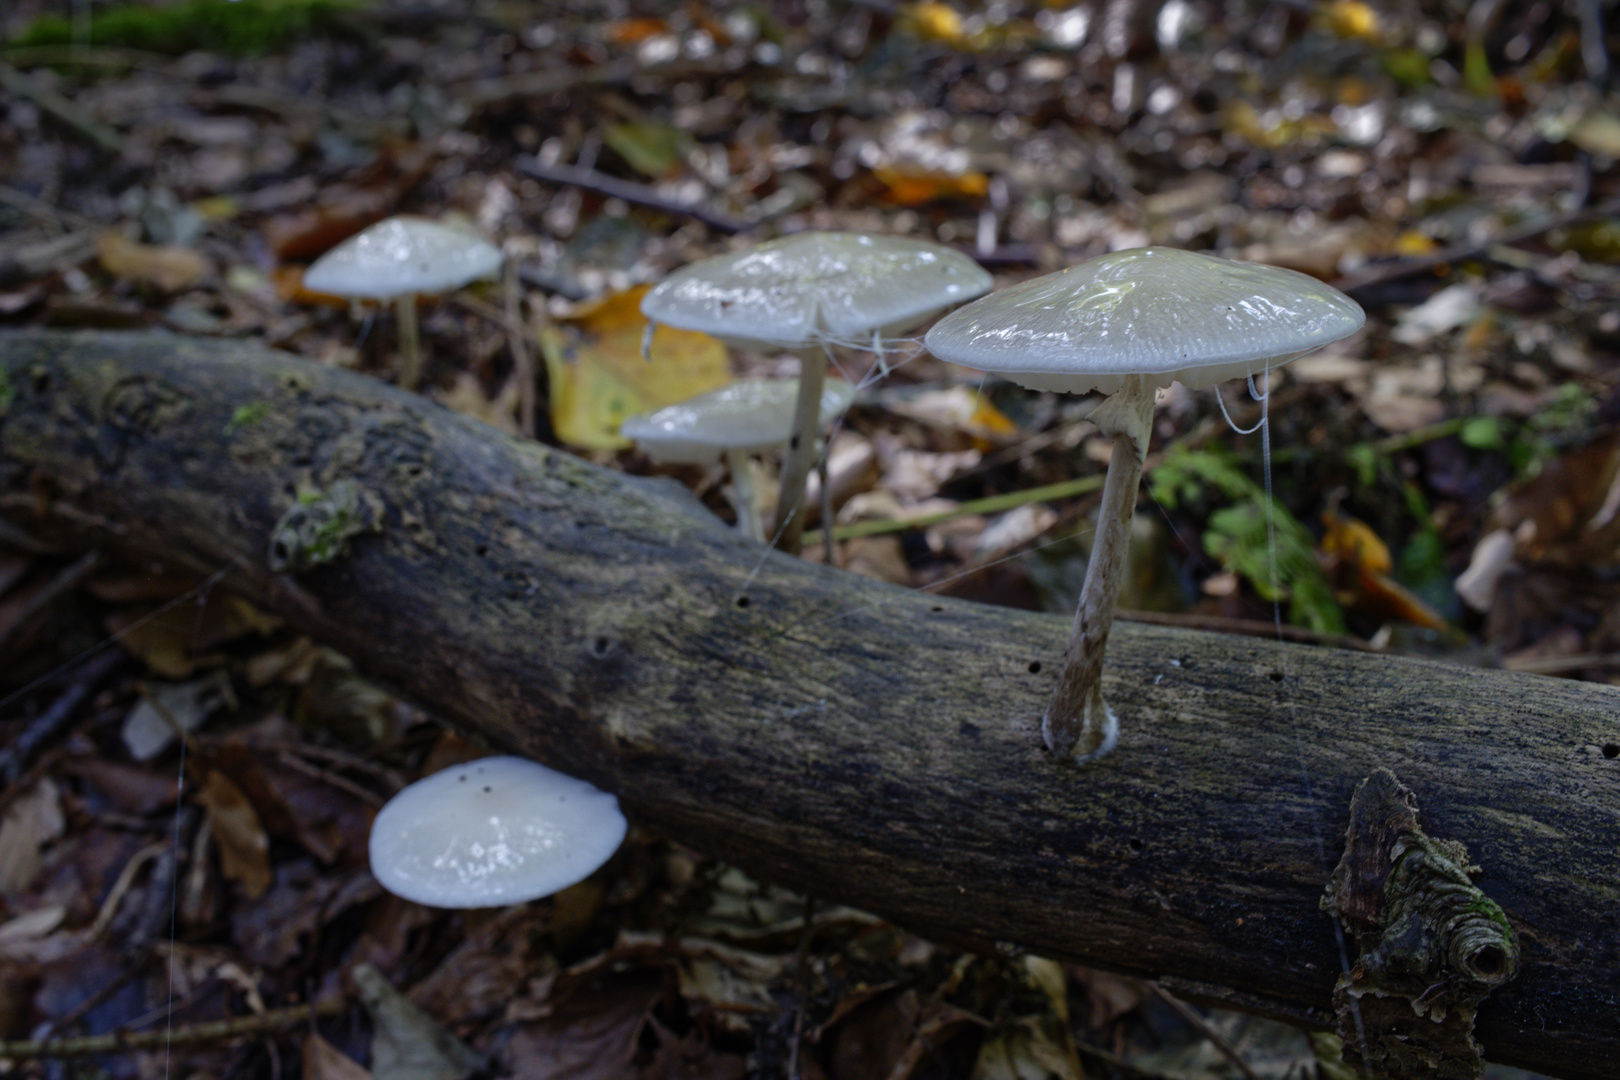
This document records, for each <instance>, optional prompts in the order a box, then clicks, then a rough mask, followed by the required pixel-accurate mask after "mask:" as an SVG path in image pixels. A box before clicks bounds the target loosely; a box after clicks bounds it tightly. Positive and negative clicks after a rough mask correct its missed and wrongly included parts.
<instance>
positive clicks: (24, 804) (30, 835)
mask: <svg viewBox="0 0 1620 1080" xmlns="http://www.w3.org/2000/svg"><path fill="white" fill-rule="evenodd" d="M66 825H67V819H66V818H65V817H63V815H62V796H61V793H60V792H59V791H58V790H57V788H56V784H55V783H53V782H52V781H51V779H50V777H44V778H42V779H41V780H40V781H39V783H37V784H35V785H34V786H33V787H32V788H30V789H29V790H28V791H27V792H26V793H25V794H24V795H22V797H20V798H18V799H15V800H13V802H12V804H11V805H10V806H8V807H6V811H5V815H4V816H3V817H0V896H16V895H17V894H18V893H21V892H23V891H25V890H26V889H27V888H28V887H29V886H30V885H32V884H33V882H34V879H35V878H36V877H38V876H39V872H40V870H42V869H43V868H44V863H43V861H42V859H41V857H40V849H41V848H43V847H44V846H45V845H46V844H48V843H50V842H51V841H52V840H55V839H56V838H57V837H59V836H61V835H62V830H63V828H64V827H65V826H66Z"/></svg>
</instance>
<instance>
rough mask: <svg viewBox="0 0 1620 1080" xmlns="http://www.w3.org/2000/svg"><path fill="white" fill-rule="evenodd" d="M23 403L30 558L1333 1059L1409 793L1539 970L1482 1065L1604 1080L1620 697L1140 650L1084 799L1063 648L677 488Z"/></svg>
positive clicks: (147, 377)
mask: <svg viewBox="0 0 1620 1080" xmlns="http://www.w3.org/2000/svg"><path fill="white" fill-rule="evenodd" d="M0 374H4V376H5V380H6V381H5V382H3V383H0V401H5V400H6V399H7V397H9V403H8V404H3V405H0V518H3V519H4V520H6V521H9V522H10V523H11V524H12V525H13V526H15V527H17V528H18V529H21V530H26V531H27V532H29V533H30V534H31V535H33V536H35V537H37V538H39V539H41V540H44V541H48V542H50V543H51V544H53V545H56V546H57V547H59V548H62V549H64V550H71V549H75V548H82V549H86V550H87V549H89V548H90V547H92V546H97V545H99V546H101V547H102V548H103V550H106V551H109V552H118V553H122V554H124V555H126V556H135V557H139V558H142V559H146V560H153V559H156V560H161V561H162V562H163V563H165V564H167V565H169V566H171V567H177V568H178V567H184V568H189V569H191V570H193V571H196V572H198V573H199V574H206V573H211V572H215V571H218V570H220V569H221V568H222V567H230V568H232V569H231V570H230V573H229V576H228V581H229V583H230V585H231V587H233V588H235V589H239V590H241V591H242V592H243V593H244V594H246V595H248V596H250V597H252V598H253V599H254V600H256V601H257V602H258V603H260V604H262V605H264V606H265V607H267V608H269V609H272V610H274V611H276V612H278V613H280V614H281V615H283V616H285V617H286V618H287V619H288V620H289V621H290V622H291V623H292V624H293V625H295V626H297V627H298V628H300V629H302V630H304V631H306V632H308V633H310V634H313V635H315V636H317V637H319V638H321V639H322V640H325V641H327V642H330V643H331V644H333V645H334V646H336V647H337V648H339V649H341V650H343V651H344V652H345V653H347V654H348V655H349V656H351V657H353V658H354V660H355V661H356V662H357V663H359V664H361V665H362V666H363V667H365V668H366V669H367V670H369V671H370V672H371V673H373V674H374V675H376V676H379V677H381V678H383V679H386V680H388V681H389V682H391V683H392V684H393V685H395V686H396V687H398V688H400V689H401V690H403V691H404V692H406V693H409V694H410V695H412V696H414V697H415V698H416V699H418V700H419V701H421V702H423V703H424V704H426V705H428V706H430V707H432V708H433V709H435V710H436V711H438V712H439V713H440V714H442V715H444V716H445V717H446V718H448V719H451V720H453V721H454V722H456V723H457V724H459V725H461V726H463V727H465V728H467V729H469V730H471V731H473V732H476V733H478V734H480V735H482V736H483V737H484V738H486V739H487V740H488V741H489V742H490V743H491V744H493V745H495V746H499V747H503V748H506V749H510V750H514V751H517V752H520V753H524V754H528V755H530V756H532V757H535V758H538V759H540V760H542V761H545V762H547V763H549V764H552V765H554V766H556V767H558V768H562V769H565V770H567V771H569V772H572V773H574V774H577V775H580V776H584V777H587V778H589V779H591V780H592V781H593V782H595V783H597V784H599V785H601V786H604V787H607V788H610V789H612V790H615V791H617V792H619V794H620V795H621V796H622V798H623V800H624V801H625V803H626V804H627V807H628V809H629V811H630V813H631V814H632V815H634V816H635V817H636V818H637V819H638V820H640V821H641V822H644V823H646V824H647V825H648V826H649V827H652V828H655V829H657V830H659V831H660V832H663V833H666V834H668V835H670V836H672V837H676V838H678V839H680V840H682V841H684V842H686V843H689V844H691V845H693V846H695V847H698V848H701V849H703V850H706V851H709V852H711V853H713V854H715V855H717V856H720V857H722V858H726V859H730V860H733V861H735V862H736V863H738V864H740V865H742V866H744V867H746V868H748V869H750V870H751V871H753V872H755V873H757V874H760V875H762V876H765V877H768V878H771V879H774V880H777V881H780V882H782V883H784V884H787V885H790V886H793V887H797V888H800V889H804V890H807V891H809V892H811V893H814V894H817V895H819V896H822V897H826V898H828V899H833V900H838V901H842V902H848V903H853V904H857V905H859V906H861V907H864V908H867V909H869V910H872V911H876V912H878V913H881V914H884V915H887V916H889V917H891V918H894V919H896V920H898V921H900V922H903V923H904V924H906V925H907V926H908V927H911V928H913V929H916V930H917V931H919V932H922V933H925V934H929V935H932V936H934V937H935V938H937V939H940V940H944V941H950V942H956V943H960V944H967V945H971V946H976V947H980V948H984V947H990V946H993V945H994V944H996V943H1003V942H1007V943H1012V944H1014V945H1017V946H1020V947H1024V948H1029V949H1031V950H1034V951H1037V952H1040V953H1042V954H1045V955H1048V956H1052V957H1057V958H1061V959H1070V960H1076V961H1083V962H1086V963H1090V964H1094V965H1099V966H1104V967H1109V968H1113V969H1116V970H1120V971H1126V972H1132V973H1137V974H1141V975H1146V976H1151V977H1156V978H1160V979H1162V980H1164V982H1165V983H1166V984H1167V985H1168V986H1170V987H1171V988H1172V989H1174V990H1175V992H1176V993H1177V994H1178V995H1181V996H1188V995H1192V996H1197V997H1201V998H1206V999H1208V998H1216V999H1220V1000H1223V1001H1225V1002H1226V1003H1228V1004H1230V1005H1235V1006H1237V1007H1242V1008H1247V1009H1251V1010H1255V1011H1263V1012H1268V1013H1271V1014H1276V1015H1284V1016H1288V1017H1292V1018H1294V1019H1296V1020H1300V1021H1303V1022H1307V1023H1322V1022H1325V1021H1326V1020H1327V1017H1328V1014H1327V1010H1328V1006H1329V1002H1330V999H1331V995H1332V989H1333V984H1334V980H1335V978H1336V976H1337V975H1338V973H1339V969H1340V954H1339V949H1338V946H1337V945H1336V944H1335V941H1334V934H1333V927H1332V924H1331V923H1330V921H1329V919H1328V917H1327V916H1326V915H1324V914H1322V912H1321V911H1319V910H1318V899H1319V897H1320V896H1321V895H1322V892H1323V888H1324V885H1325V883H1326V881H1327V878H1328V875H1329V873H1330V872H1331V870H1332V867H1333V865H1334V864H1335V862H1336V861H1337V860H1338V857H1339V847H1340V842H1341V841H1340V838H1341V837H1343V835H1344V830H1345V823H1346V819H1347V815H1348V807H1349V801H1350V793H1351V789H1352V787H1353V786H1354V784H1355V782H1356V781H1357V780H1359V779H1361V778H1362V777H1364V776H1366V775H1368V774H1369V773H1370V772H1371V771H1372V770H1373V769H1374V768H1375V767H1378V766H1380V765H1385V766H1390V767H1393V768H1394V769H1395V770H1396V771H1397V772H1398V773H1399V775H1400V777H1401V779H1402V781H1403V782H1405V783H1406V784H1408V785H1409V786H1410V787H1411V788H1412V789H1413V790H1414V791H1415V792H1416V793H1417V796H1418V798H1419V799H1420V800H1421V803H1422V806H1423V809H1424V816H1425V821H1426V826H1427V827H1428V828H1430V829H1431V830H1432V831H1433V832H1434V834H1435V835H1439V836H1447V837H1454V838H1456V839H1459V840H1462V841H1464V842H1465V843H1466V844H1467V846H1468V850H1469V852H1470V853H1471V854H1472V855H1473V856H1474V857H1475V858H1476V859H1477V861H1478V862H1479V863H1480V864H1481V865H1482V866H1483V867H1484V873H1483V874H1482V875H1481V877H1480V878H1479V879H1477V883H1478V884H1479V885H1480V887H1481V888H1482V889H1483V890H1484V891H1485V893H1486V894H1487V895H1488V896H1490V897H1492V898H1493V899H1495V900H1496V901H1497V902H1499V903H1500V904H1501V905H1502V907H1503V908H1504V909H1505V910H1506V911H1507V913H1508V915H1509V917H1510V918H1511V919H1512V921H1513V922H1514V924H1515V926H1516V927H1517V929H1518V932H1519V936H1520V939H1521V941H1522V943H1523V956H1522V967H1521V973H1520V976H1519V978H1518V979H1517V980H1516V981H1515V982H1513V983H1511V984H1509V985H1508V986H1506V987H1505V988H1503V989H1502V990H1501V991H1499V992H1498V993H1496V994H1494V995H1492V997H1491V998H1489V999H1488V1000H1487V1001H1486V1003H1485V1004H1484V1005H1483V1006H1482V1007H1481V1009H1480V1011H1479V1018H1478V1034H1479V1037H1480V1039H1481V1041H1482V1042H1483V1044H1484V1045H1485V1048H1486V1053H1487V1055H1488V1056H1489V1057H1491V1058H1492V1059H1494V1060H1499V1061H1504V1062H1509V1063H1512V1064H1516V1065H1521V1066H1524V1067H1528V1068H1531V1069H1535V1070H1538V1071H1542V1072H1550V1073H1555V1074H1558V1075H1561V1076H1565V1077H1591V1078H1596V1077H1600V1076H1613V1075H1614V1064H1613V1063H1614V1061H1615V1060H1617V1058H1620V1023H1616V1019H1617V1017H1620V923H1617V921H1616V920H1615V919H1613V918H1612V911H1613V906H1614V902H1615V897H1616V896H1617V895H1620V874H1617V866H1620V862H1617V860H1616V859H1615V855H1614V842H1615V837H1616V835H1617V834H1620V690H1616V689H1615V688H1613V687H1606V686H1597V685H1593V684H1587V683H1575V682H1568V681H1561V680H1555V679H1549V678H1543V677H1537V676H1528V675H1521V674H1514V673H1507V672H1500V671H1483V670H1474V669H1465V668H1459V667H1451V666H1445V665H1439V664H1432V663H1422V662H1418V661H1412V660H1403V659H1397V658H1392V657H1387V656H1378V655H1371V654H1366V653H1356V652H1349V651H1340V650H1329V649H1320V648H1309V647H1305V646H1299V645H1291V644H1281V643H1278V642H1273V641H1263V640H1257V639H1254V638H1243V637H1223V636H1218V635H1212V634H1205V633H1199V632H1194V631H1188V630H1181V629H1174V628H1167V627H1157V626H1148V625H1142V624H1126V625H1122V626H1120V627H1118V628H1117V629H1116V631H1115V639H1116V640H1115V641H1114V642H1113V643H1112V645H1111V647H1110V654H1109V664H1108V671H1107V679H1106V681H1107V684H1108V685H1107V693H1108V696H1109V699H1110V700H1111V701H1112V702H1113V703H1114V705H1115V707H1116V708H1117V709H1118V710H1119V712H1120V714H1121V716H1122V717H1123V718H1124V734H1123V737H1122V740H1121V744H1120V748H1119V749H1118V750H1117V751H1115V753H1114V754H1113V755H1112V756H1111V757H1109V758H1108V759H1107V760H1106V761H1104V762H1102V763H1101V764H1098V765H1093V766H1089V767H1085V768H1074V767H1071V766H1067V765H1064V764H1061V763H1058V762H1055V761H1053V760H1051V759H1050V758H1049V757H1048V756H1047V755H1046V754H1045V752H1044V751H1043V750H1042V747H1041V739H1040V734H1039V730H1038V718H1039V716H1040V713H1041V709H1042V708H1043V706H1044V704H1045V702H1046V700H1047V698H1048V697H1049V696H1050V694H1051V684H1052V680H1053V679H1054V678H1055V677H1056V673H1057V670H1058V668H1059V666H1060V664H1059V661H1060V656H1061V650H1062V648H1063V644H1064V641H1065V639H1066V637H1067V634H1068V627H1067V620H1065V619H1061V618H1054V617H1047V616H1041V615H1034V614H1030V613H1026V612H1018V611H1010V610H1005V609H997V608H988V607H983V606H977V605H972V604H967V603H962V602H958V601H952V600H947V599H939V598H935V597H932V596H928V595H924V594H918V593H912V592H906V591H903V590H899V589H895V588H892V587H889V586H885V585H881V584H877V583H874V582H871V581H867V580H863V579H860V578H856V577H852V576H850V575H847V574H843V573H840V572H837V571H834V570H829V569H827V568H824V567H819V566H815V565H811V564H807V563H804V562H800V561H798V560H794V559H790V558H787V557H785V556H782V555H780V554H774V553H768V552H765V551H763V550H762V549H761V548H759V547H758V546H756V545H753V544H751V543H749V542H747V541H745V540H742V539H740V538H739V537H737V536H736V535H735V534H734V533H732V532H730V531H729V530H727V529H725V528H724V527H723V526H721V525H720V524H719V523H718V522H717V521H715V520H713V519H712V518H710V517H709V516H708V515H707V514H705V513H704V512H703V511H702V510H701V509H700V508H699V507H697V506H696V505H695V504H694V503H693V502H692V501H691V500H690V498H689V497H688V496H687V495H686V493H685V492H684V491H683V490H680V489H677V488H675V487H674V486H672V485H669V484H667V483H661V482H648V481H646V480H640V479H636V478H633V477H627V476H624V475H621V474H618V473H614V472H611V471H607V470H603V469H599V468H595V467H592V466H590V465H588V464H586V463H584V462H582V461H580V460H578V459H576V458H574V457H571V456H570V455H568V454H565V453H562V452H559V451H556V450H552V449H548V448H547V447H544V446H540V445H537V444H534V443H532V442H524V441H520V440H516V439H511V438H508V437H506V436H503V435H501V434H499V433H497V432H495V431H494V430H493V429H490V428H488V427H485V426H483V425H481V424H478V423H477V422H475V421H472V420H468V419H465V418H462V417H459V416H455V415H453V414H451V413H448V412H446V411H444V410H443V409H440V408H438V407H436V406H434V405H432V404H430V403H428V402H426V401H424V400H422V399H421V398H418V397H416V396H414V395H410V394H405V393H402V392H400V391H397V390H395V389H393V388H391V387H388V386H385V385H383V384H381V383H378V382H375V381H373V380H370V379H367V378H364V377H361V376H358V375H354V374H351V373H348V372H344V371H340V370H335V369H330V368H325V367H321V366H319V365H316V364H312V363H309V362H306V361H302V360H298V359H295V358H292V357H288V356H285V355H283V354H278V353H274V352H269V351H266V350H264V349H262V348H259V347H257V346H254V345H251V344H246V343H238V342H230V341H222V340H213V339H210V340H199V339H190V338H180V337H170V336H163V335H148V334H137V335H124V334H107V333H93V332H92V333H77V334H64V333H54V332H21V333H12V334H6V335H0ZM340 481H348V482H349V485H348V486H345V485H340V484H339V482H340ZM300 492H302V493H304V496H305V504H306V505H313V504H311V503H310V502H309V500H314V502H315V503H320V502H321V500H327V501H328V502H329V503H330V507H329V509H330V512H331V515H332V516H330V517H328V518H326V519H325V520H327V521H329V522H330V521H334V520H340V521H346V522H348V523H349V524H348V527H347V528H345V529H344V530H342V531H341V535H343V536H347V541H346V543H344V544H342V545H340V546H333V545H328V550H327V551H326V552H325V554H326V555H328V556H329V555H332V554H336V557H335V558H325V557H322V552H321V551H320V550H318V545H313V542H312V546H310V547H309V548H308V549H307V550H306V549H304V548H302V547H299V545H298V544H293V545H292V546H293V547H294V548H297V550H280V551H278V552H277V553H276V554H277V556H278V558H277V562H278V564H280V563H286V564H288V565H305V566H308V568H307V569H304V570H301V571H299V572H297V573H280V574H277V573H273V572H271V570H270V569H269V562H270V546H271V536H272V532H273V531H275V530H276V529H277V525H278V523H282V526H283V528H282V531H281V532H278V533H277V536H278V538H279V540H278V542H279V543H281V544H282V545H283V546H284V547H285V546H286V545H287V544H289V543H292V541H289V540H288V539H287V536H288V535H289V534H288V531H287V528H288V527H287V525H286V523H285V522H283V515H285V514H287V512H288V511H289V509H291V508H292V507H294V506H295V504H298V503H299V495H300ZM340 492H341V493H343V496H344V497H343V498H339V493H340ZM344 507H347V511H346V512H345V511H344V509H343V508H344ZM345 513H346V514H347V516H345ZM330 538H331V537H330V535H329V536H328V539H330ZM299 543H302V542H301V541H300V542H299ZM289 557H291V559H290V562H289Z"/></svg>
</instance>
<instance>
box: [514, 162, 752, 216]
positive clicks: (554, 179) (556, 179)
mask: <svg viewBox="0 0 1620 1080" xmlns="http://www.w3.org/2000/svg"><path fill="white" fill-rule="evenodd" d="M517 166H518V170H519V171H520V172H522V173H523V174H524V175H525V176H531V177H533V178H534V179H536V180H544V181H545V182H546V183H548V184H571V185H573V186H574V187H578V188H584V189H585V190H587V191H594V192H596V193H598V194H600V195H606V196H608V197H609V198H612V199H623V200H624V201H625V202H627V203H635V204H636V205H637V206H646V207H650V208H651V209H653V210H661V211H663V212H664V213H666V214H679V215H682V216H684V217H689V218H692V219H694V220H696V221H701V222H703V224H705V225H707V226H709V227H710V228H711V229H719V230H720V231H721V232H728V233H740V232H747V231H748V230H749V229H751V228H753V227H754V224H755V223H754V222H751V221H743V220H742V219H741V218H734V217H732V216H731V215H730V214H724V213H721V212H720V211H718V210H714V209H711V208H709V207H707V206H704V205H703V204H702V203H689V202H678V201H676V200H675V199H667V198H665V197H664V196H662V195H660V194H658V192H656V191H654V190H653V189H652V188H650V187H648V186H647V185H646V184H638V183H636V182H635V181H634V180H621V179H619V178H618V177H617V176H608V175H606V174H605V173H599V172H597V171H596V170H595V169H584V168H580V167H579V166H578V165H547V164H545V163H544V162H542V161H541V160H540V159H539V158H536V157H525V158H519V159H518V163H517Z"/></svg>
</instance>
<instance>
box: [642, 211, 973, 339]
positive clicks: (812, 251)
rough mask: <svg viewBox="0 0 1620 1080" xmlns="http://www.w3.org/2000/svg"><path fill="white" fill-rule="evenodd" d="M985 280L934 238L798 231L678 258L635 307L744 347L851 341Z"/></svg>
mask: <svg viewBox="0 0 1620 1080" xmlns="http://www.w3.org/2000/svg"><path fill="white" fill-rule="evenodd" d="M990 280H991V279H990V274H989V273H988V272H987V271H986V270H985V269H984V267H982V266H980V265H979V264H978V263H976V262H974V261H973V260H972V259H970V258H968V257H967V256H966V255H963V254H961V253H960V252H957V251H953V250H951V249H950V248H946V247H941V246H940V245H938V244H930V243H927V242H926V241H922V240H911V239H907V238H905V237H900V236H868V235H866V234H864V233H824V232H805V233H796V234H794V235H793V236H785V237H782V238H781V239H779V240H771V241H768V242H766V243H763V244H760V245H758V246H756V247H751V248H749V249H747V250H746V251H739V252H735V253H734V254H731V255H719V256H716V257H715V258H712V259H704V260H702V261H701V262H695V263H693V264H692V265H691V266H687V267H683V268H682V269H680V270H677V271H676V272H675V273H673V274H671V275H670V276H669V277H668V278H666V279H665V280H664V281H663V282H662V283H660V284H659V285H658V286H657V288H655V289H653V290H652V291H651V292H649V293H648V294H647V295H646V296H645V297H643V298H642V301H641V313H642V314H643V315H645V316H647V318H648V319H650V320H652V321H653V322H655V323H664V324H666V325H669V326H675V327H679V328H680V329H682V330H699V331H702V332H703V333H705V334H712V335H713V336H715V337H718V338H722V339H724V340H726V341H729V342H732V343H733V344H738V345H743V346H745V347H747V346H756V347H765V348H784V349H792V348H801V347H803V346H807V345H816V344H820V343H822V342H828V341H831V342H844V343H850V344H860V343H863V342H865V341H869V340H870V339H871V337H872V334H873V332H874V331H876V332H878V333H881V334H896V333H900V332H902V331H905V330H909V329H911V328H912V327H913V326H916V325H917V324H918V323H920V322H922V321H923V320H925V319H927V318H928V317H929V316H931V315H934V314H937V313H938V312H941V311H944V310H945V309H946V308H949V307H954V306H955V305H957V304H960V303H963V302H964V301H967V300H971V299H973V298H974V297H975V296H981V295H983V294H984V292H985V291H986V290H987V289H989V288H990Z"/></svg>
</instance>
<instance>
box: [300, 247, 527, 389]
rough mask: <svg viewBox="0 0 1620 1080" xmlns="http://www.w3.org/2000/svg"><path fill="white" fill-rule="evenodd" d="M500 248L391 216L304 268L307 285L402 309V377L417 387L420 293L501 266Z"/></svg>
mask: <svg viewBox="0 0 1620 1080" xmlns="http://www.w3.org/2000/svg"><path fill="white" fill-rule="evenodd" d="M501 258H502V256H501V251H500V249H499V248H497V247H496V246H495V245H493V244H491V243H489V241H487V240H484V239H482V238H480V237H477V236H472V235H470V234H468V233H465V232H462V231H461V230H460V229H452V228H450V227H449V226H447V225H440V224H438V223H437V222H433V221H429V220H427V219H426V218H418V217H405V216H402V217H391V218H387V219H385V220H383V221H379V222H377V224H375V225H373V226H371V227H370V228H368V229H365V230H363V231H362V232H358V233H356V234H355V235H353V236H351V237H349V238H348V239H347V240H345V241H343V242H342V243H341V244H339V245H338V246H337V247H335V248H333V249H332V250H331V251H328V252H327V253H326V254H325V255H322V256H321V257H320V258H319V259H316V260H315V262H314V263H313V264H312V265H311V266H310V268H309V269H308V270H307V271H305V272H304V287H305V288H307V289H310V290H312V291H314V292H323V293H330V294H331V295H333V296H350V297H357V298H361V299H366V300H379V301H381V302H383V303H387V302H389V301H391V300H392V301H397V302H398V309H399V343H400V373H399V382H400V385H401V386H404V387H405V388H407V389H415V387H416V384H417V382H418V381H419V380H420V378H421V373H422V361H421V346H420V344H419V342H418V337H419V335H418V332H417V326H416V295H417V294H418V293H443V292H453V291H455V290H456V289H459V288H461V287H462V286H463V285H467V284H469V283H471V282H473V281H477V280H478V279H479V278H485V277H489V276H491V275H492V274H494V273H495V272H496V271H497V270H499V269H500V267H501Z"/></svg>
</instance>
